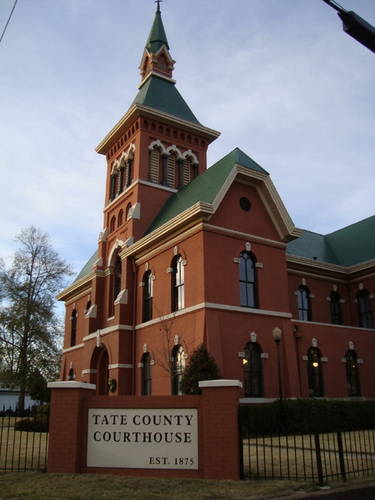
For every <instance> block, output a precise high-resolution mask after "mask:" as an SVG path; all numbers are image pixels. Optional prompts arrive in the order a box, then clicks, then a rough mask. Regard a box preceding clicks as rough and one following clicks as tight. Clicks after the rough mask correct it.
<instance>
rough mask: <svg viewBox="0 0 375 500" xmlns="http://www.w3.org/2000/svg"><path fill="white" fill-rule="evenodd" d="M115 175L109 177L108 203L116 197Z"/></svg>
mask: <svg viewBox="0 0 375 500" xmlns="http://www.w3.org/2000/svg"><path fill="white" fill-rule="evenodd" d="M116 178H117V176H116V174H112V175H111V180H110V187H109V199H110V201H112V200H114V199H115V196H116Z"/></svg>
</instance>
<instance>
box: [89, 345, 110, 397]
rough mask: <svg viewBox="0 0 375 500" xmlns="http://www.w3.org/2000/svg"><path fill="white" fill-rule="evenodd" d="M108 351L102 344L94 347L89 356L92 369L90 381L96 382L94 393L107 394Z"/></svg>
mask: <svg viewBox="0 0 375 500" xmlns="http://www.w3.org/2000/svg"><path fill="white" fill-rule="evenodd" d="M108 364H109V356H108V351H107V349H106V348H105V347H104V346H101V347H96V348H95V350H94V352H93V354H92V357H91V369H92V370H94V373H93V375H94V376H93V377H92V382H93V383H95V384H96V394H98V395H101V396H103V395H107V394H108V378H109V377H108Z"/></svg>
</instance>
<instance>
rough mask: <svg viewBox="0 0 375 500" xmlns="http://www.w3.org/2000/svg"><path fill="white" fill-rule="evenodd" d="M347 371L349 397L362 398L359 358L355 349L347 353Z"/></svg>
mask: <svg viewBox="0 0 375 500" xmlns="http://www.w3.org/2000/svg"><path fill="white" fill-rule="evenodd" d="M345 369H346V370H345V371H346V387H347V391H348V396H350V397H355V396H360V395H361V389H360V385H359V370H358V356H357V353H356V351H355V350H354V349H348V350H347V351H346V353H345Z"/></svg>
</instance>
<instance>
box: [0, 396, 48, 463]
mask: <svg viewBox="0 0 375 500" xmlns="http://www.w3.org/2000/svg"><path fill="white" fill-rule="evenodd" d="M48 424H49V408H48V406H47V405H45V406H38V407H36V408H33V409H30V410H25V411H22V412H19V411H13V410H11V409H8V410H6V409H5V408H3V410H2V411H0V472H15V471H36V470H38V471H45V470H46V469H47V450H48Z"/></svg>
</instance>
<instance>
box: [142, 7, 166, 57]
mask: <svg viewBox="0 0 375 500" xmlns="http://www.w3.org/2000/svg"><path fill="white" fill-rule="evenodd" d="M163 45H166V47H167V49H169V45H168V40H167V35H166V34H165V30H164V26H163V21H162V20H161V14H160V10H159V9H158V10H157V11H156V14H155V19H154V22H153V23H152V26H151V31H150V34H149V36H148V38H147V42H146V49H147V50H148V51H149V52H151V53H152V54H155V53H156V52H157V51H158V50H159V49H160V47H162V46H163Z"/></svg>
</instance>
